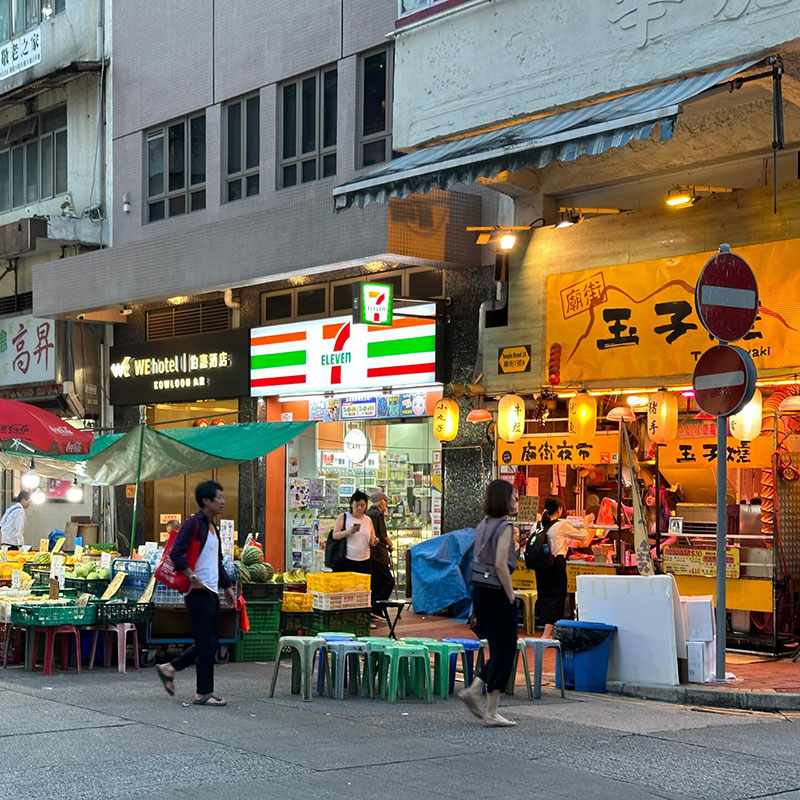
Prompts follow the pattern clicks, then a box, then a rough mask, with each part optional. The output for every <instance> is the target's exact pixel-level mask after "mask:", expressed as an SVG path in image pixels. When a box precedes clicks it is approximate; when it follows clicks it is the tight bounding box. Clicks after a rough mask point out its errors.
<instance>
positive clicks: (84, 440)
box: [0, 400, 94, 456]
mask: <svg viewBox="0 0 800 800" xmlns="http://www.w3.org/2000/svg"><path fill="white" fill-rule="evenodd" d="M93 440H94V436H93V435H92V434H91V433H88V432H87V431H79V430H77V429H76V428H73V427H72V425H70V424H69V423H67V422H64V420H63V419H61V417H57V416H56V415H55V414H51V413H50V412H49V411H43V410H42V409H40V408H37V407H36V406H32V405H29V404H28V403H20V402H18V401H16V400H0V450H13V451H15V452H18V453H21V454H31V455H47V456H57V455H58V456H60V455H89V451H90V450H91V448H92V442H93Z"/></svg>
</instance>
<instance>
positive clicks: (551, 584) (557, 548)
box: [525, 497, 594, 639]
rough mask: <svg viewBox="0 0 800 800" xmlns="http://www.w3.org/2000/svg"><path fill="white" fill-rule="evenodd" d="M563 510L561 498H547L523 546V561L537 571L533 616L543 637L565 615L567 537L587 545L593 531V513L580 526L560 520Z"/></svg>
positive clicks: (549, 634) (550, 634)
mask: <svg viewBox="0 0 800 800" xmlns="http://www.w3.org/2000/svg"><path fill="white" fill-rule="evenodd" d="M563 513H564V504H563V503H562V502H561V499H560V498H558V497H548V498H547V500H545V501H544V512H543V513H542V519H541V521H540V522H539V524H538V525H537V527H536V529H535V530H534V532H533V534H532V535H531V538H530V540H529V541H528V544H527V546H526V548H525V564H526V566H528V568H530V569H533V570H535V571H536V591H537V592H538V597H537V599H536V619H537V620H538V621H539V622H540V623H542V624H543V625H544V633H543V634H542V638H543V639H552V638H553V625H555V623H556V622H558V620H560V619H563V617H564V604H565V603H566V601H567V551H568V550H569V542H570V540H573V539H574V540H575V541H577V542H580V543H581V544H589V542H591V541H592V539H593V538H594V532H593V531H590V530H589V527H590V526H591V524H592V523H593V522H594V514H589V515H588V516H587V517H585V518H584V520H583V528H582V529H580V528H575V527H574V526H572V525H570V524H569V523H568V522H566V521H564V520H562V519H560V518H561V516H562V515H563Z"/></svg>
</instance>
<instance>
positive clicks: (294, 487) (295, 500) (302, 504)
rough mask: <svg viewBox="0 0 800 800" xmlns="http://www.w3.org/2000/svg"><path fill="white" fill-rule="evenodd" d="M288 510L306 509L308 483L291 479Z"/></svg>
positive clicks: (298, 479)
mask: <svg viewBox="0 0 800 800" xmlns="http://www.w3.org/2000/svg"><path fill="white" fill-rule="evenodd" d="M289 508H308V481H307V480H306V479H305V478H292V480H291V481H290V483H289Z"/></svg>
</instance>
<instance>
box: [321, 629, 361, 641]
mask: <svg viewBox="0 0 800 800" xmlns="http://www.w3.org/2000/svg"><path fill="white" fill-rule="evenodd" d="M314 636H318V637H319V638H320V639H324V638H325V637H326V636H338V637H339V638H340V639H351V640H352V639H355V638H356V635H355V634H354V633H348V632H347V631H320V632H319V633H315V634H314Z"/></svg>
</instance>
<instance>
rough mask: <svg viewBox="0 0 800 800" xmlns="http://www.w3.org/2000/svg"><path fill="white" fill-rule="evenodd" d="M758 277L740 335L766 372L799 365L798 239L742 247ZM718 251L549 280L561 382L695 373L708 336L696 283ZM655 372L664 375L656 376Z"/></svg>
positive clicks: (550, 339) (549, 337) (550, 332)
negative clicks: (751, 319)
mask: <svg viewBox="0 0 800 800" xmlns="http://www.w3.org/2000/svg"><path fill="white" fill-rule="evenodd" d="M736 252H737V254H738V255H741V257H742V258H744V259H745V260H746V261H747V262H748V263H749V264H750V266H751V267H752V269H753V272H754V273H755V276H756V279H757V281H758V287H759V296H760V308H759V313H758V316H757V318H756V323H755V325H754V327H753V329H752V330H751V331H750V332H749V333H747V334H746V335H745V337H744V339H742V340H741V341H740V342H739V346H740V347H741V348H742V349H744V350H747V351H748V352H749V354H750V355H751V356H752V357H753V359H754V360H755V364H756V367H757V368H758V370H759V372H762V371H763V370H770V369H783V368H794V367H797V366H798V361H800V358H799V357H798V355H797V352H796V348H795V347H793V344H792V343H793V342H794V340H795V337H796V335H797V333H798V332H800V272H799V271H798V270H797V269H796V268H795V265H796V264H797V263H798V260H800V239H790V240H786V241H781V242H769V243H766V244H755V245H749V246H746V247H737V249H736ZM712 255H714V253H713V252H704V253H692V254H690V255H684V256H675V257H673V258H662V259H657V260H654V261H644V262H639V263H636V264H620V265H616V266H610V267H602V268H596V269H591V270H585V271H583V272H571V273H565V274H561V275H550V276H549V277H548V279H547V322H546V346H545V352H547V353H549V352H550V348H551V347H552V346H553V345H555V344H558V345H560V347H561V362H560V365H559V366H560V370H559V371H560V381H561V383H562V384H575V383H582V382H587V381H613V380H619V379H623V378H632V377H635V378H640V379H644V380H647V379H649V378H652V379H654V381H655V382H657V383H662V382H668V380H669V378H670V377H678V376H686V375H690V374H691V373H692V371H693V370H694V366H695V363H696V362H697V359H698V358H699V357H700V355H701V354H702V353H703V352H704V351H705V350H707V349H708V347H709V344H710V343H711V341H712V340H711V338H710V335H709V334H708V332H707V331H706V330H705V329H704V328H703V326H702V325H701V324H700V320H699V319H698V317H697V314H696V312H695V309H694V287H695V284H696V283H697V279H698V276H699V275H700V272H701V270H702V269H703V266H704V265H705V264H706V262H707V261H708V259H709V258H710V257H711V256H712ZM656 379H657V380H656Z"/></svg>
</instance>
